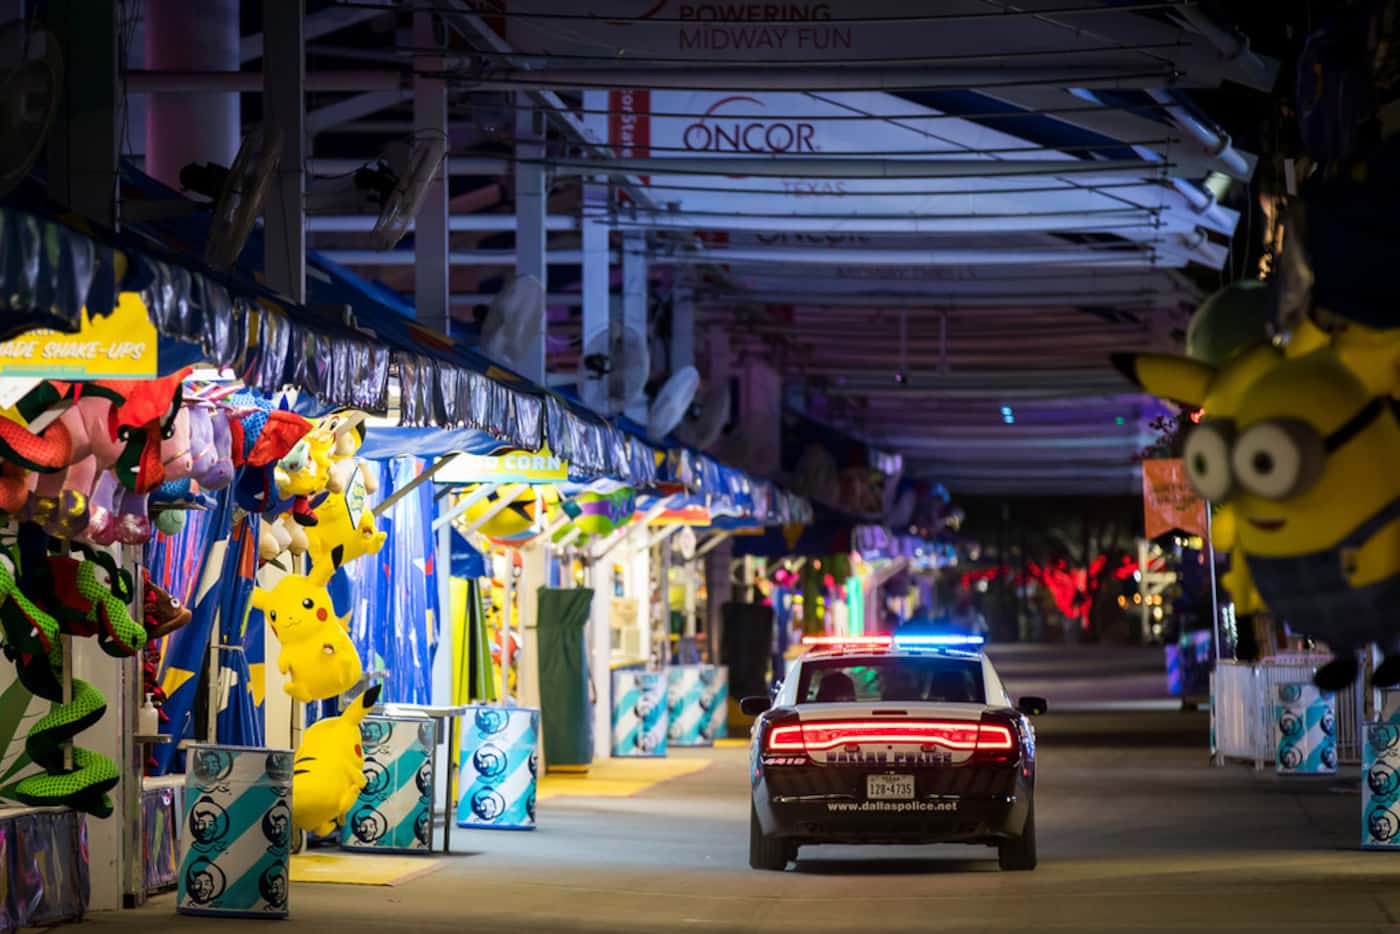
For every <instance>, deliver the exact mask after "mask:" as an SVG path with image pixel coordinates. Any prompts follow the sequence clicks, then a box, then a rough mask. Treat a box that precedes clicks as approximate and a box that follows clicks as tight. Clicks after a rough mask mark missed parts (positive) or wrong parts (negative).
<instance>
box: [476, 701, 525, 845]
mask: <svg viewBox="0 0 1400 934" xmlns="http://www.w3.org/2000/svg"><path fill="white" fill-rule="evenodd" d="M539 742H540V712H539V710H538V709H537V708H534V707H491V706H486V705H476V706H471V707H468V708H467V712H466V714H465V715H464V716H463V717H462V754H461V760H460V769H461V771H460V774H459V778H458V781H457V787H458V788H459V789H460V790H461V798H460V800H459V801H458V802H457V826H458V827H475V828H478V829H482V830H534V829H535V786H536V783H537V782H538V779H539V754H538V749H539Z"/></svg>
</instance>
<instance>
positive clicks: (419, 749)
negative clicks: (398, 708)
mask: <svg viewBox="0 0 1400 934" xmlns="http://www.w3.org/2000/svg"><path fill="white" fill-rule="evenodd" d="M360 739H361V741H362V743H363V745H364V750H365V787H364V790H363V791H361V792H360V797H359V798H358V799H357V800H356V801H355V804H354V805H353V806H352V807H351V808H350V813H349V815H348V816H347V817H346V820H345V826H344V827H342V828H341V838H340V845H341V847H343V848H344V849H347V850H367V851H373V852H376V853H430V852H432V849H433V800H434V798H433V792H434V775H433V749H434V748H435V747H436V745H437V723H436V722H435V721H433V720H429V719H426V718H423V717H365V719H364V720H363V721H361V723H360Z"/></svg>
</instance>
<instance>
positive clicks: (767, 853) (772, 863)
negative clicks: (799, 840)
mask: <svg viewBox="0 0 1400 934" xmlns="http://www.w3.org/2000/svg"><path fill="white" fill-rule="evenodd" d="M791 851H792V848H791V847H790V845H789V844H788V843H787V841H785V840H782V839H780V838H778V837H770V836H768V835H767V834H765V833H764V832H763V827H762V826H760V825H759V823H758V812H757V811H756V810H754V807H753V805H752V803H751V804H750V805H749V868H750V869H764V870H767V871H769V872H782V871H783V870H784V869H786V868H787V864H788V858H789V854H790V853H791Z"/></svg>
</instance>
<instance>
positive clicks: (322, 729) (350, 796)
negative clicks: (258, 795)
mask: <svg viewBox="0 0 1400 934" xmlns="http://www.w3.org/2000/svg"><path fill="white" fill-rule="evenodd" d="M379 687H380V686H379V685H377V684H376V685H373V686H372V687H370V688H369V689H368V690H367V691H365V692H364V693H363V694H361V695H360V696H359V698H357V699H356V700H354V701H352V702H351V704H350V706H349V707H347V708H346V709H345V710H344V711H343V712H342V713H341V714H340V716H338V717H329V718H327V719H325V720H318V721H316V722H315V723H313V724H311V726H309V727H307V728H306V734H305V735H304V736H303V737H302V740H301V745H300V746H299V747H297V754H296V760H295V762H294V764H293V767H292V825H293V826H295V827H296V828H297V829H298V830H303V831H306V832H308V833H314V834H319V835H321V836H325V835H326V834H329V833H332V832H333V831H334V830H335V828H336V825H337V824H339V823H340V821H341V819H342V818H343V817H344V816H345V814H346V813H347V812H348V811H349V810H350V808H351V807H353V806H354V804H355V799H356V798H358V797H359V796H360V792H361V791H362V790H363V789H364V787H365V754H364V746H363V745H362V744H361V742H360V722H361V721H363V720H364V718H365V715H366V714H367V713H369V711H370V709H371V708H372V707H374V704H375V702H376V701H378V700H379Z"/></svg>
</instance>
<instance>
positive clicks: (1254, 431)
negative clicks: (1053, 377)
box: [1133, 347, 1400, 690]
mask: <svg viewBox="0 0 1400 934" xmlns="http://www.w3.org/2000/svg"><path fill="white" fill-rule="evenodd" d="M1395 362H1400V358H1397V360H1396V361H1395ZM1392 365H1394V364H1392ZM1133 369H1134V372H1135V373H1136V375H1137V377H1138V378H1139V380H1140V382H1141V384H1142V385H1143V386H1144V387H1145V388H1147V389H1148V390H1149V391H1151V392H1154V393H1156V394H1158V395H1162V396H1164V397H1166V398H1169V399H1174V400H1177V401H1182V402H1186V403H1188V404H1191V405H1194V406H1204V408H1205V415H1204V417H1203V418H1202V420H1201V423H1200V424H1199V425H1198V426H1196V428H1195V429H1193V431H1192V432H1191V434H1190V436H1188V438H1187V441H1186V452H1185V454H1186V457H1185V460H1186V468H1187V474H1188V476H1189V477H1190V479H1191V482H1192V484H1193V486H1195V488H1196V489H1197V491H1198V492H1200V493H1201V495H1203V496H1205V497H1206V498H1207V499H1209V500H1211V501H1212V502H1214V503H1219V504H1221V505H1222V506H1224V507H1227V508H1228V509H1229V510H1230V521H1231V522H1232V524H1233V526H1234V528H1233V532H1234V535H1235V542H1234V544H1235V546H1236V550H1237V553H1238V554H1240V555H1242V556H1243V557H1244V560H1245V562H1246V563H1247V565H1248V570H1249V575H1250V578H1251V579H1252V584H1253V586H1254V587H1255V588H1256V589H1257V591H1258V593H1259V595H1260V597H1262V599H1263V600H1264V602H1265V603H1266V604H1267V605H1268V607H1269V609H1270V610H1272V611H1273V612H1274V613H1275V614H1276V615H1278V616H1279V617H1280V618H1281V619H1283V620H1284V621H1285V622H1286V623H1288V625H1289V626H1290V627H1291V628H1292V629H1294V630H1295V631H1298V632H1301V633H1304V634H1306V635H1308V636H1311V637H1313V638H1316V639H1320V640H1323V641H1325V642H1326V643H1327V644H1328V645H1329V646H1331V647H1332V649H1333V651H1334V652H1336V653H1337V654H1338V657H1337V658H1335V659H1334V660H1333V661H1331V662H1330V663H1328V664H1327V665H1325V666H1323V668H1321V669H1320V670H1319V671H1318V672H1317V675H1316V677H1315V680H1316V682H1317V684H1318V685H1319V686H1320V687H1322V688H1325V689H1329V690H1338V689H1340V688H1343V687H1345V686H1347V685H1349V684H1351V683H1352V682H1353V681H1354V680H1355V678H1356V674H1357V662H1356V656H1355V651H1354V650H1356V649H1359V648H1360V647H1362V646H1363V645H1365V644H1366V643H1368V642H1376V643H1378V644H1380V645H1381V646H1382V647H1383V648H1384V649H1385V650H1386V651H1387V653H1388V654H1387V658H1386V660H1385V661H1384V662H1383V663H1382V664H1381V665H1380V667H1379V668H1378V669H1377V670H1376V672H1375V674H1374V676H1373V682H1374V683H1375V684H1376V685H1378V686H1386V685H1391V684H1397V683H1400V656H1397V655H1396V654H1394V653H1395V651H1396V649H1397V648H1400V645H1397V638H1396V637H1397V623H1396V617H1395V607H1396V605H1397V600H1400V474H1397V473H1396V472H1395V470H1394V466H1393V465H1394V464H1395V463H1397V460H1396V458H1397V457H1400V422H1398V421H1397V416H1396V407H1395V406H1396V404H1395V400H1394V399H1393V398H1392V397H1390V396H1389V395H1377V394H1376V393H1375V391H1374V390H1373V388H1372V387H1371V386H1368V385H1367V384H1366V383H1365V382H1363V381H1362V380H1361V379H1360V378H1358V376H1357V375H1356V373H1355V372H1354V371H1353V370H1352V369H1351V368H1350V367H1349V366H1347V364H1346V363H1345V362H1344V361H1343V360H1342V358H1341V357H1339V356H1338V354H1337V353H1336V351H1334V350H1333V349H1332V348H1331V347H1322V348H1320V349H1317V350H1314V351H1312V352H1311V353H1306V354H1304V355H1302V356H1297V357H1292V358H1285V357H1284V356H1283V355H1282V354H1281V353H1280V352H1279V351H1277V350H1275V349H1273V348H1272V347H1266V348H1257V349H1255V350H1252V351H1250V352H1249V353H1248V354H1245V355H1243V356H1242V357H1241V358H1240V360H1239V361H1238V362H1234V363H1231V364H1230V365H1228V366H1227V367H1224V368H1221V369H1219V370H1217V369H1216V368H1214V367H1211V366H1209V365H1208V364H1205V363H1201V362H1198V361H1194V360H1187V359H1179V360H1175V361H1173V360H1171V359H1170V358H1161V357H1138V358H1136V359H1135V360H1134V361H1133ZM1219 383H1228V384H1229V388H1230V391H1229V392H1228V393H1227V392H1224V391H1223V388H1222V387H1221V386H1218V384H1219ZM1217 398H1223V399H1224V400H1225V401H1220V402H1216V399H1217ZM1213 403H1214V404H1213Z"/></svg>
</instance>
